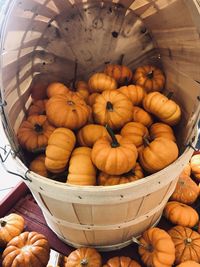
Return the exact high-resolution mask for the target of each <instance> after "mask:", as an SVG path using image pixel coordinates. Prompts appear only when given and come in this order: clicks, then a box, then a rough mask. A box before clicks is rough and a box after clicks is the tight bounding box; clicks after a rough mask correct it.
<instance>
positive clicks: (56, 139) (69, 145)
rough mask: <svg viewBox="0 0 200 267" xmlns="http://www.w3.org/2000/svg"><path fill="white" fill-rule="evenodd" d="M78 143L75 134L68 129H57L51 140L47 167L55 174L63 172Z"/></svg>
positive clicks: (46, 162) (47, 154) (48, 147)
mask: <svg viewBox="0 0 200 267" xmlns="http://www.w3.org/2000/svg"><path fill="white" fill-rule="evenodd" d="M75 143H76V137H75V135H74V133H73V132H72V131H71V130H69V129H66V128H57V129H56V130H55V131H54V132H53V133H52V135H51V136H50V138H49V141H48V146H47V148H46V151H45V153H46V158H45V166H46V168H47V170H49V171H50V172H53V173H59V172H63V171H64V170H65V167H66V165H67V163H68V161H69V158H70V155H71V152H72V150H73V149H74V146H75Z"/></svg>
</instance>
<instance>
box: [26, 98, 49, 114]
mask: <svg viewBox="0 0 200 267" xmlns="http://www.w3.org/2000/svg"><path fill="white" fill-rule="evenodd" d="M46 102H47V99H43V100H35V101H33V103H32V104H31V105H30V107H29V109H28V110H27V116H31V115H45V114H46Z"/></svg>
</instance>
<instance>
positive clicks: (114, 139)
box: [105, 124, 120, 148]
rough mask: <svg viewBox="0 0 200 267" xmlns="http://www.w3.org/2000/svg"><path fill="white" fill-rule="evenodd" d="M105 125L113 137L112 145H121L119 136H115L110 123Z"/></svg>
mask: <svg viewBox="0 0 200 267" xmlns="http://www.w3.org/2000/svg"><path fill="white" fill-rule="evenodd" d="M105 127H106V130H107V131H108V133H109V135H110V137H111V138H112V143H111V147H113V148H116V147H119V146H120V144H119V143H118V141H117V138H116V137H115V134H114V132H113V130H112V129H111V128H110V126H109V125H108V124H107V125H106V126H105Z"/></svg>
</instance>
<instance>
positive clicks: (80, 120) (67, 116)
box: [46, 92, 89, 130]
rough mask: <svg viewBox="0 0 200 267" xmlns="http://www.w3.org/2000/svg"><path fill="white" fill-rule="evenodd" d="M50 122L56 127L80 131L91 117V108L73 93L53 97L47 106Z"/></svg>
mask: <svg viewBox="0 0 200 267" xmlns="http://www.w3.org/2000/svg"><path fill="white" fill-rule="evenodd" d="M46 114H47V117H48V120H49V121H50V122H51V123H52V124H53V125H55V126H56V127H65V128H69V129H72V130H74V129H79V128H81V127H82V126H83V125H85V124H86V123H87V121H88V117H89V108H88V106H87V104H86V103H85V101H84V100H83V99H82V98H81V97H80V96H78V95H77V94H75V93H73V92H68V93H67V94H64V95H55V96H53V97H51V98H50V99H49V100H48V101H47V104H46Z"/></svg>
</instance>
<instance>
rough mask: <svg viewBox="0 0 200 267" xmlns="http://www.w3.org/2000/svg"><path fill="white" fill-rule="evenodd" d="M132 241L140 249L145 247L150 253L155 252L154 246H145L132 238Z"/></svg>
mask: <svg viewBox="0 0 200 267" xmlns="http://www.w3.org/2000/svg"><path fill="white" fill-rule="evenodd" d="M132 241H133V242H134V243H136V244H138V245H139V246H140V247H143V248H144V249H146V250H148V251H149V252H153V246H152V245H150V244H149V245H145V244H143V243H142V242H140V241H139V240H138V239H137V238H136V237H132Z"/></svg>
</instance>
